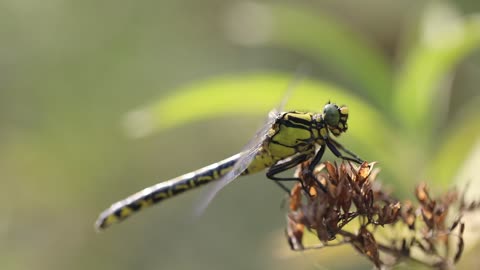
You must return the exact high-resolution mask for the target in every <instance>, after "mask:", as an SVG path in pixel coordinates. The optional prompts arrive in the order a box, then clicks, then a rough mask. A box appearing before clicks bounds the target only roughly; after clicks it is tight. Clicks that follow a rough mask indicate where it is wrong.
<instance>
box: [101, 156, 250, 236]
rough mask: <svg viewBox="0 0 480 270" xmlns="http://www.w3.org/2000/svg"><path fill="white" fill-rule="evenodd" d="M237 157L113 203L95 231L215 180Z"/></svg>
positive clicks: (222, 174)
mask: <svg viewBox="0 0 480 270" xmlns="http://www.w3.org/2000/svg"><path fill="white" fill-rule="evenodd" d="M239 156H240V155H239V154H237V155H234V156H232V157H230V158H227V159H225V160H222V161H220V162H217V163H214V164H212V165H209V166H207V167H204V168H202V169H199V170H197V171H194V172H191V173H187V174H185V175H182V176H179V177H177V178H174V179H171V180H169V181H165V182H162V183H158V184H156V185H154V186H151V187H148V188H146V189H144V190H142V191H139V192H137V193H135V194H133V195H131V196H129V197H128V198H126V199H124V200H122V201H119V202H117V203H114V204H113V205H112V206H110V207H109V208H108V209H107V210H105V211H103V212H102V213H101V214H100V216H99V217H98V219H97V222H96V223H95V226H96V227H97V229H105V228H107V227H109V226H110V225H112V224H114V223H117V222H120V221H122V220H124V219H126V218H128V217H130V216H131V215H132V214H134V213H136V212H139V211H140V210H142V209H145V208H148V207H149V206H151V205H154V204H157V203H159V202H161V201H163V200H165V199H168V198H171V197H173V196H176V195H179V194H181V193H183V192H185V191H188V190H192V189H194V188H196V187H200V186H203V185H205V184H208V183H210V182H212V181H214V180H217V179H219V178H221V177H222V176H224V175H225V174H226V173H228V172H229V171H230V170H231V169H232V168H233V166H234V165H235V162H236V161H237V160H238V158H239Z"/></svg>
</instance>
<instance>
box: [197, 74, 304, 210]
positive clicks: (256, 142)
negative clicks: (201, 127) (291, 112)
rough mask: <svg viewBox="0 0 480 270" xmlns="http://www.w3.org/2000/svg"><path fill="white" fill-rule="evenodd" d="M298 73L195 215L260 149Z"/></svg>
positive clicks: (297, 81) (235, 176)
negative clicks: (280, 100) (275, 106)
mask: <svg viewBox="0 0 480 270" xmlns="http://www.w3.org/2000/svg"><path fill="white" fill-rule="evenodd" d="M300 75H302V74H299V71H297V74H296V76H295V78H294V79H293V80H292V81H291V82H290V84H289V85H288V87H287V90H286V93H285V95H284V97H283V99H282V102H280V104H279V105H278V106H277V108H275V109H273V110H271V111H270V113H269V114H268V118H267V121H266V122H265V124H264V125H263V126H262V127H261V128H260V129H259V130H258V131H257V132H256V133H255V136H254V137H253V138H252V139H251V140H250V142H249V143H248V144H247V145H246V146H245V147H244V148H243V150H242V151H241V152H240V156H239V158H238V160H237V162H236V163H235V165H234V166H233V168H232V170H230V171H229V172H228V173H227V174H226V175H224V176H223V177H222V178H220V179H218V180H217V181H216V183H213V186H212V188H211V189H209V190H208V193H207V194H206V195H205V196H204V197H203V198H202V201H201V202H200V203H199V204H198V206H197V207H196V208H195V215H196V216H200V215H201V214H203V212H204V211H205V209H207V207H208V205H209V204H210V202H211V201H212V200H213V198H214V197H215V195H217V193H218V192H219V191H220V190H221V189H222V188H224V187H225V186H226V185H228V184H229V183H230V182H232V181H233V180H235V179H236V178H237V177H238V176H240V174H242V172H244V171H245V170H246V169H247V168H248V165H250V163H252V160H253V159H254V158H255V156H256V155H257V154H258V152H259V150H261V147H262V144H263V141H264V140H265V139H266V138H267V135H268V132H269V130H270V128H271V127H272V126H273V124H274V123H275V120H276V119H277V118H278V117H279V116H280V114H281V112H282V111H283V109H284V107H285V105H286V103H287V100H288V98H289V97H290V95H291V93H292V91H293V89H295V87H296V86H297V84H298V83H299V82H300V77H301V76H300Z"/></svg>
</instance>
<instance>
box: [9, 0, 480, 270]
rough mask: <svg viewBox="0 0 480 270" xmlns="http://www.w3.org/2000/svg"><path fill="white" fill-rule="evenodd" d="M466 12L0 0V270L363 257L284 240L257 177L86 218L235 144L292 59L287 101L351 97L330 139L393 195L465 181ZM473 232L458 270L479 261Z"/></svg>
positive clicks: (406, 6)
mask: <svg viewBox="0 0 480 270" xmlns="http://www.w3.org/2000/svg"><path fill="white" fill-rule="evenodd" d="M478 12H480V3H479V2H478V1H473V0H461V1H413V0H411V1H410V0H403V1H390V0H388V1H385V0H382V1H380V0H364V1H355V0H341V1H338V0H337V1H282V2H279V1H258V2H250V1H248V2H247V1H223V0H222V1H218V0H204V1H187V0H163V1H128V0H120V1H111V0H107V1H91V0H85V1H71V0H70V1H69V0H50V1H29V0H1V1H0V38H1V42H0V183H1V188H0V202H1V204H0V205H1V206H0V210H1V212H0V213H1V215H0V269H8V270H23V269H28V270H30V269H103V270H107V269H115V270H120V269H371V265H370V263H369V262H368V261H367V260H366V259H365V258H363V257H361V256H360V255H358V254H357V253H356V252H355V251H354V250H353V249H351V248H332V249H327V250H321V251H315V252H306V253H295V252H292V251H290V250H289V247H288V245H287V242H286V240H285V237H284V228H285V210H283V209H281V207H280V206H281V203H282V200H283V199H284V198H285V197H284V194H283V193H282V191H281V190H280V189H278V188H277V187H276V186H275V185H273V184H272V183H271V182H270V181H267V180H266V178H265V176H264V175H262V174H259V175H255V176H249V177H248V178H245V179H241V180H239V181H235V182H234V183H232V184H231V185H229V186H228V187H226V188H225V189H224V190H222V192H221V193H220V194H219V195H218V196H217V197H216V198H215V200H214V201H213V203H212V204H211V206H210V207H209V208H208V209H207V211H206V212H205V214H204V215H202V216H201V217H199V218H193V217H192V213H193V210H192V209H193V208H194V205H195V204H196V203H198V201H199V200H200V198H201V197H202V194H204V192H205V191H200V190H199V191H195V192H189V194H184V195H182V196H180V197H178V198H175V199H174V200H171V201H167V202H164V203H162V204H161V205H159V206H157V207H154V208H153V209H150V210H148V211H145V212H144V213H141V214H138V215H136V216H135V217H134V218H132V219H129V220H128V221H126V222H125V223H122V224H121V225H118V226H113V227H112V228H110V229H109V230H108V231H106V232H104V233H100V234H99V233H96V232H95V231H94V228H93V223H94V221H95V219H96V218H97V215H98V214H99V212H100V211H102V210H104V208H106V207H108V206H109V205H110V204H111V203H113V202H115V201H116V200H119V199H122V198H123V197H125V196H127V195H129V194H131V193H133V192H136V191H138V190H140V189H142V188H144V187H147V186H149V185H152V184H154V183H156V182H159V181H164V180H168V179H169V178H172V177H175V176H178V175H180V174H183V173H187V172H189V171H192V170H194V169H197V168H200V167H202V166H204V165H208V164H210V163H213V162H216V161H218V160H221V159H223V158H226V157H228V156H230V155H232V154H234V153H236V152H238V151H239V150H240V149H242V146H243V145H244V144H245V143H246V142H247V141H248V140H249V138H251V137H252V134H254V132H255V130H256V129H257V128H258V127H259V126H261V124H262V120H263V119H264V118H265V116H266V114H267V112H268V110H269V109H270V108H273V107H275V105H276V104H278V103H279V101H280V100H281V98H282V96H283V93H284V92H285V90H286V87H287V85H288V83H289V82H290V81H291V80H292V78H293V77H294V76H295V74H296V70H298V67H299V66H304V65H306V66H308V70H309V71H308V72H306V73H304V74H302V75H303V78H304V80H303V81H302V82H301V83H300V85H299V86H298V87H297V88H296V89H295V90H294V92H293V94H292V96H291V99H290V100H289V102H288V104H287V108H296V109H301V110H311V111H315V110H317V111H318V110H321V108H322V107H323V105H324V104H325V103H326V102H327V101H328V100H331V101H334V102H338V103H342V104H343V103H345V104H348V105H349V107H350V111H351V118H350V123H349V126H350V129H349V132H348V133H347V134H346V135H345V136H343V137H342V138H341V141H342V142H343V143H344V144H345V145H348V148H349V149H351V150H353V151H355V152H357V153H358V154H359V155H361V156H362V157H364V158H365V159H367V160H372V161H373V160H376V161H379V162H380V164H379V166H380V167H382V170H383V171H382V174H381V177H380V178H381V179H382V180H383V181H384V183H385V184H386V185H387V186H389V187H390V188H391V189H393V190H395V192H396V194H397V195H398V196H399V197H400V198H408V197H409V196H411V195H409V194H410V193H411V190H412V189H413V188H414V185H415V184H416V183H417V182H418V181H420V180H425V181H427V182H428V183H429V185H430V186H431V188H432V189H433V190H435V191H437V192H440V191H445V190H446V189H448V188H449V187H452V186H456V185H457V186H460V187H461V186H463V185H464V183H465V182H466V181H470V182H472V190H475V189H476V188H475V187H479V185H478V184H477V183H478V182H480V179H478V176H477V174H476V169H477V167H478V165H479V164H480V143H479V141H480V140H479V139H480V122H479V120H478V118H479V116H480V91H479V90H478V85H479V84H480V55H479V54H478V50H477V48H479V47H480V17H479V14H480V13H478ZM328 157H329V158H333V157H332V156H331V155H330V156H328ZM202 192H203V193H202ZM472 196H474V195H472ZM472 226H473V225H472ZM472 226H471V227H470V228H471V230H473V231H474V230H475V227H472ZM468 228H469V227H468V223H467V229H468ZM475 240H476V238H475V236H469V238H466V241H467V244H468V245H469V246H468V248H467V251H466V254H465V256H464V258H463V259H462V261H461V263H460V265H459V268H460V269H471V268H473V267H474V266H475V265H476V262H477V261H478V258H475V253H477V252H478V251H479V248H478V247H476V244H475V243H476V241H475ZM402 267H403V268H408V267H409V265H406V264H404V265H401V266H400V268H402Z"/></svg>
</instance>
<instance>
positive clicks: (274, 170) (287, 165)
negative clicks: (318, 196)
mask: <svg viewBox="0 0 480 270" xmlns="http://www.w3.org/2000/svg"><path fill="white" fill-rule="evenodd" d="M308 158H309V155H306V154H303V155H299V156H296V157H295V158H292V159H291V160H289V161H287V162H284V163H280V164H276V165H273V166H272V167H270V169H268V171H267V177H268V178H269V179H270V180H273V181H275V183H277V185H279V186H280V187H281V188H282V189H283V190H285V191H286V192H287V193H289V194H290V190H289V189H288V188H287V187H285V185H283V184H282V183H281V181H298V182H300V184H302V188H303V190H305V191H306V192H307V194H308V190H307V188H306V187H305V186H304V184H303V181H302V180H301V179H300V178H298V177H277V176H275V175H277V174H279V173H281V172H284V171H286V170H289V169H291V168H293V167H295V166H297V165H298V164H300V163H302V162H304V161H306V160H307V159H308Z"/></svg>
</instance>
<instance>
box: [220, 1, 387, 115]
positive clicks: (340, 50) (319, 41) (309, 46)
mask: <svg viewBox="0 0 480 270" xmlns="http://www.w3.org/2000/svg"><path fill="white" fill-rule="evenodd" d="M232 13H233V15H231V20H232V21H233V22H230V23H229V25H232V24H233V26H232V27H229V28H228V30H230V31H229V32H228V33H227V34H228V35H229V36H231V37H232V36H233V37H232V39H234V40H236V41H237V42H238V43H247V44H246V45H270V46H277V47H281V48H287V49H289V50H293V51H296V52H300V53H302V54H304V55H306V56H307V57H309V59H312V60H314V61H317V62H321V63H327V64H328V65H330V66H332V67H333V68H334V69H335V70H336V71H337V72H338V73H339V74H342V75H344V77H345V78H346V79H347V80H351V82H353V83H355V84H359V85H360V87H361V88H362V90H364V91H365V95H366V96H368V98H369V99H370V100H371V101H372V102H373V103H374V104H375V105H377V106H379V107H386V106H388V104H389V100H390V93H391V91H390V89H391V88H392V74H391V70H390V67H389V65H388V63H387V60H386V59H385V56H384V55H382V54H381V53H380V52H381V50H379V49H378V48H374V47H373V46H372V45H371V44H369V43H368V41H367V40H366V39H365V38H363V37H362V36H360V35H359V34H357V33H355V32H354V31H352V30H351V29H349V28H348V27H347V26H346V25H344V24H342V23H341V22H339V21H337V20H335V19H334V18H332V17H329V16H328V15H327V14H324V13H322V12H320V11H319V10H315V12H312V10H307V9H305V8H299V7H298V6H290V5H285V4H268V5H267V4H265V5H260V4H252V3H248V4H241V5H239V6H237V7H236V8H235V9H234V10H233V12H232ZM245 25H247V26H250V27H248V29H251V31H248V32H247V33H245V31H244V29H245ZM240 26H242V27H240Z"/></svg>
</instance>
